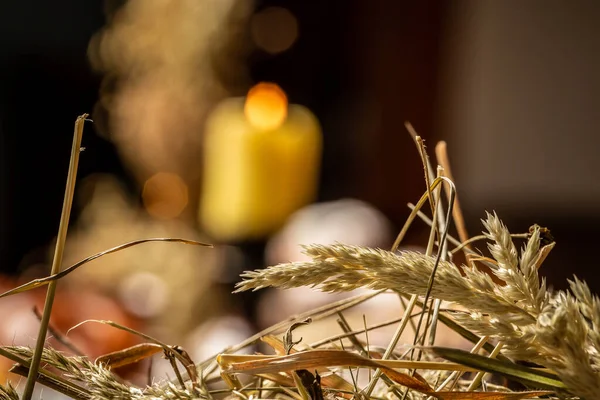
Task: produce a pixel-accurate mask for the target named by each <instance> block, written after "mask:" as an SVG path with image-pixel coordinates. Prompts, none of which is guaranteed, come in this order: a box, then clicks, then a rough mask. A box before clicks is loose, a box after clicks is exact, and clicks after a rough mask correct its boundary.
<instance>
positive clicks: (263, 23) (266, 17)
mask: <svg viewBox="0 0 600 400" xmlns="http://www.w3.org/2000/svg"><path fill="white" fill-rule="evenodd" d="M250 33H251V35H252V40H253V41H254V44H256V46H257V47H259V48H260V49H262V50H264V51H266V52H267V53H271V54H277V53H281V52H283V51H286V50H287V49H289V48H290V47H292V45H293V44H294V42H295V41H296V39H297V38H298V21H297V20H296V17H295V16H294V14H292V13H291V12H289V11H288V10H286V9H285V8H283V7H268V8H265V9H264V10H262V11H261V12H259V13H257V14H255V15H253V16H252V20H251V21H250Z"/></svg>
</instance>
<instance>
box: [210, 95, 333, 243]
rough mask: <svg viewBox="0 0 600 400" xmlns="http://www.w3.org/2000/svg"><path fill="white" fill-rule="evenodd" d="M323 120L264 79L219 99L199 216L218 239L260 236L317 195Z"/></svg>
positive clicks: (228, 239)
mask: <svg viewBox="0 0 600 400" xmlns="http://www.w3.org/2000/svg"><path fill="white" fill-rule="evenodd" d="M321 147H322V138H321V130H320V128H319V123H318V121H317V119H316V118H315V116H314V115H313V114H312V113H311V112H310V111H309V110H308V109H307V108H305V107H303V106H300V105H295V104H289V105H288V103H287V96H286V95H285V93H284V92H283V90H282V89H281V88H280V87H279V86H277V85H275V84H272V83H259V84H258V85H256V86H254V87H253V88H252V89H250V91H249V92H248V95H247V97H246V98H230V99H227V100H225V101H223V102H222V103H221V104H219V105H218V106H217V107H216V108H215V110H214V111H213V112H212V114H211V115H210V116H209V118H208V120H207V124H206V139H205V154H204V161H205V164H204V180H203V189H202V199H201V205H200V212H199V214H200V222H201V224H202V226H203V227H204V229H205V230H206V231H207V233H209V234H210V235H212V236H213V237H215V238H216V239H218V240H221V241H239V240H246V239H259V238H262V237H265V236H267V235H269V234H270V233H272V232H273V231H275V230H277V229H278V228H279V227H281V226H282V225H283V223H284V222H285V220H286V218H287V217H288V216H289V215H290V214H291V213H293V212H294V211H296V210H297V209H299V208H301V207H303V206H304V205H306V204H308V203H310V202H312V201H313V200H314V197H315V194H316V188H317V178H318V173H319V166H320V159H321Z"/></svg>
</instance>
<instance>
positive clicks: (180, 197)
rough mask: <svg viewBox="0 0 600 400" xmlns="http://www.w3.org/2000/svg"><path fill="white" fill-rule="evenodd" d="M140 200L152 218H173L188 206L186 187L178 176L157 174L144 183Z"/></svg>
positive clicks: (166, 173) (165, 173)
mask: <svg viewBox="0 0 600 400" xmlns="http://www.w3.org/2000/svg"><path fill="white" fill-rule="evenodd" d="M142 200H143V201H144V207H145V208H146V211H148V214H150V215H152V216H153V217H157V218H161V219H171V218H175V217H177V216H179V214H181V212H182V211H183V210H184V209H185V207H186V206H187V204H188V187H187V185H186V184H185V182H184V181H183V179H181V177H180V176H179V175H177V174H173V173H168V172H159V173H157V174H155V175H153V176H152V177H150V178H149V179H148V180H147V181H146V183H144V189H143V190H142Z"/></svg>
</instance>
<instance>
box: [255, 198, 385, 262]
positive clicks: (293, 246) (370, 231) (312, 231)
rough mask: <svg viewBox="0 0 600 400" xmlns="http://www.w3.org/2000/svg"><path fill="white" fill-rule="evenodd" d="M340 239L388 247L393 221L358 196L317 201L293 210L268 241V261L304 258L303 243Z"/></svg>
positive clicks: (359, 244)
mask: <svg viewBox="0 0 600 400" xmlns="http://www.w3.org/2000/svg"><path fill="white" fill-rule="evenodd" d="M335 242H340V243H344V244H353V245H357V246H369V247H382V248H386V247H388V246H389V245H390V243H391V225H390V222H389V221H388V219H387V218H386V217H385V215H383V214H382V213H381V212H380V211H379V210H377V209H375V208H374V207H373V206H371V205H370V204H368V203H365V202H364V201H361V200H356V199H341V200H337V201H332V202H327V203H317V204H313V205H310V206H307V207H304V208H302V209H301V210H299V211H297V212H296V213H294V214H292V216H291V217H290V218H289V220H288V222H287V223H286V225H285V226H284V227H283V229H282V230H281V231H280V232H279V233H277V234H276V235H275V236H274V237H273V238H271V240H270V241H269V243H268V244H267V249H266V254H265V259H266V261H267V263H268V264H271V265H272V264H277V263H281V262H288V261H303V260H306V256H304V255H303V254H302V248H301V247H300V244H309V243H317V244H332V243H335Z"/></svg>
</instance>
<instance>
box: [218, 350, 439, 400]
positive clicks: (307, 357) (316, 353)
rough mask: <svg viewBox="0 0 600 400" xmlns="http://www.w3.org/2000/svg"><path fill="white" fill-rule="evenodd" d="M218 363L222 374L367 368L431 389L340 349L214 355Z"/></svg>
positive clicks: (417, 388)
mask: <svg viewBox="0 0 600 400" xmlns="http://www.w3.org/2000/svg"><path fill="white" fill-rule="evenodd" d="M217 361H218V362H219V364H221V365H223V372H224V373H226V374H238V373H247V374H259V373H270V372H281V371H291V370H296V369H308V370H310V369H315V368H321V367H333V366H344V367H368V368H379V369H381V370H382V371H383V372H384V373H385V374H386V375H387V376H388V377H389V378H390V379H392V380H393V381H394V382H396V383H399V384H401V385H403V386H407V387H410V388H411V389H415V390H418V391H420V392H427V391H431V390H432V389H431V387H430V386H429V385H428V384H427V383H426V382H423V381H421V380H419V379H417V378H413V377H411V376H409V375H406V374H403V373H401V372H397V371H394V370H393V369H391V368H389V367H387V366H385V365H383V364H381V363H378V362H375V361H373V360H370V359H368V358H365V357H361V356H359V355H357V354H353V353H349V352H347V351H342V350H311V351H304V352H301V353H295V354H291V355H289V356H283V357H271V358H267V359H263V360H256V361H246V362H239V363H225V362H223V361H224V360H223V358H222V356H219V357H218V358H217Z"/></svg>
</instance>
